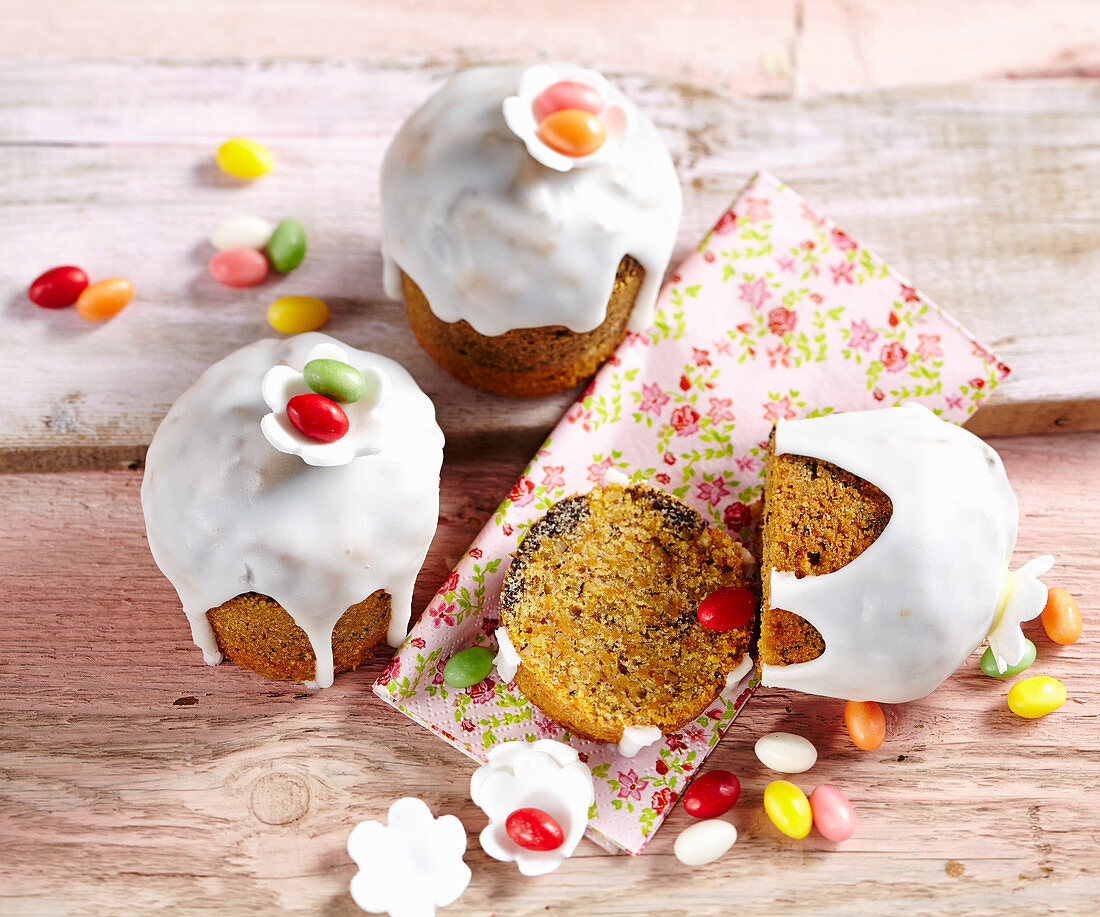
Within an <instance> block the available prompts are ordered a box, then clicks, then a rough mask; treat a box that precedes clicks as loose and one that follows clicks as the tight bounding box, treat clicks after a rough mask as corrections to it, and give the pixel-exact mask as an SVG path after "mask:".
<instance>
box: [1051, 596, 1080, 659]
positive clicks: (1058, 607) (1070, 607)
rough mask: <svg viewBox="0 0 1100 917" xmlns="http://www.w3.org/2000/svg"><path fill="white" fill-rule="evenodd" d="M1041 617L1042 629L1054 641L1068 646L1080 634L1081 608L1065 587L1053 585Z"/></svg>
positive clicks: (1074, 641) (1075, 640)
mask: <svg viewBox="0 0 1100 917" xmlns="http://www.w3.org/2000/svg"><path fill="white" fill-rule="evenodd" d="M1041 618H1042V622H1043V630H1045V631H1046V632H1047V636H1048V637H1050V639H1051V640H1053V641H1054V642H1055V643H1060V644H1062V646H1069V645H1070V644H1071V643H1076V642H1077V638H1078V637H1080V636H1081V627H1082V621H1081V608H1080V606H1079V605H1078V604H1077V601H1076V600H1075V599H1074V598H1073V596H1072V595H1070V594H1069V593H1068V592H1066V590H1065V589H1059V588H1058V587H1057V586H1055V587H1054V588H1053V589H1051V590H1050V591H1049V592H1048V593H1047V604H1046V607H1044V608H1043V612H1042V616H1041Z"/></svg>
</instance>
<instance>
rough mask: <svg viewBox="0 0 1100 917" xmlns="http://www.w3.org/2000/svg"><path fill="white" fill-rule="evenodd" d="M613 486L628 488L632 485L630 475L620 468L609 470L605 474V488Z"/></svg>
mask: <svg viewBox="0 0 1100 917" xmlns="http://www.w3.org/2000/svg"><path fill="white" fill-rule="evenodd" d="M611 484H618V485H619V486H620V487H627V486H629V484H630V475H628V474H626V473H625V472H623V471H622V470H621V469H619V468H607V469H605V470H604V473H603V486H604V487H608V486H609V485H611Z"/></svg>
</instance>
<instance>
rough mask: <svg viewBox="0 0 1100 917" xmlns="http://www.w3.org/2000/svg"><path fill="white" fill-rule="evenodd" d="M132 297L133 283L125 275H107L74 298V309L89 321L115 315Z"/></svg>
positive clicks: (96, 320)
mask: <svg viewBox="0 0 1100 917" xmlns="http://www.w3.org/2000/svg"><path fill="white" fill-rule="evenodd" d="M133 297H134V285H133V284H132V283H130V281H129V280H127V279H126V278H125V277H108V278H107V279H106V280H100V281H99V282H97V283H93V284H92V285H91V286H90V287H85V289H84V292H83V293H81V294H80V296H79V297H78V298H77V300H76V311H77V312H79V313H80V317H81V318H86V319H87V320H88V321H90V322H102V321H106V320H107V319H109V318H110V317H111V316H112V315H117V314H118V313H119V312H121V311H122V309H123V308H124V307H125V306H126V304H127V303H128V302H129V301H130V300H131V299H133Z"/></svg>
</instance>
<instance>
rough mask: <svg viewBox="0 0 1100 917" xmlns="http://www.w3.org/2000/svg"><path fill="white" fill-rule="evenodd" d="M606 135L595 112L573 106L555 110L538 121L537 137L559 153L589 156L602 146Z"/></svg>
mask: <svg viewBox="0 0 1100 917" xmlns="http://www.w3.org/2000/svg"><path fill="white" fill-rule="evenodd" d="M606 136H607V131H606V130H604V126H603V122H602V121H601V120H600V119H599V118H598V117H597V116H596V115H594V114H592V112H590V111H581V110H580V109H576V108H563V109H561V110H560V111H555V112H553V113H552V114H549V115H547V116H546V117H545V118H543V119H542V121H541V122H540V123H539V138H540V139H541V140H542V142H543V143H545V144H546V145H547V146H548V147H550V149H552V150H556V151H557V152H559V153H561V154H562V155H563V156H573V157H574V158H579V157H581V156H590V155H591V154H592V153H595V152H596V150H598V149H599V148H600V147H601V146H603V142H604V139H605V138H606Z"/></svg>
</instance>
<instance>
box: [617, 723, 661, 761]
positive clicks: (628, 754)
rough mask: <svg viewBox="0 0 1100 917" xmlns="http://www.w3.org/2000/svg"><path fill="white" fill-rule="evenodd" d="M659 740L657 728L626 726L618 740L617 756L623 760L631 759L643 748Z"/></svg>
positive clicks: (659, 735)
mask: <svg viewBox="0 0 1100 917" xmlns="http://www.w3.org/2000/svg"><path fill="white" fill-rule="evenodd" d="M660 739H661V729H660V727H659V726H627V727H625V728H624V729H623V737H622V738H621V739H619V754H620V755H622V756H623V757H624V758H633V757H634V756H635V755H636V754H638V752H640V751H641V750H642V749H643V748H648V747H649V746H650V745H652V744H653V743H654V742H658V741H660Z"/></svg>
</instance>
